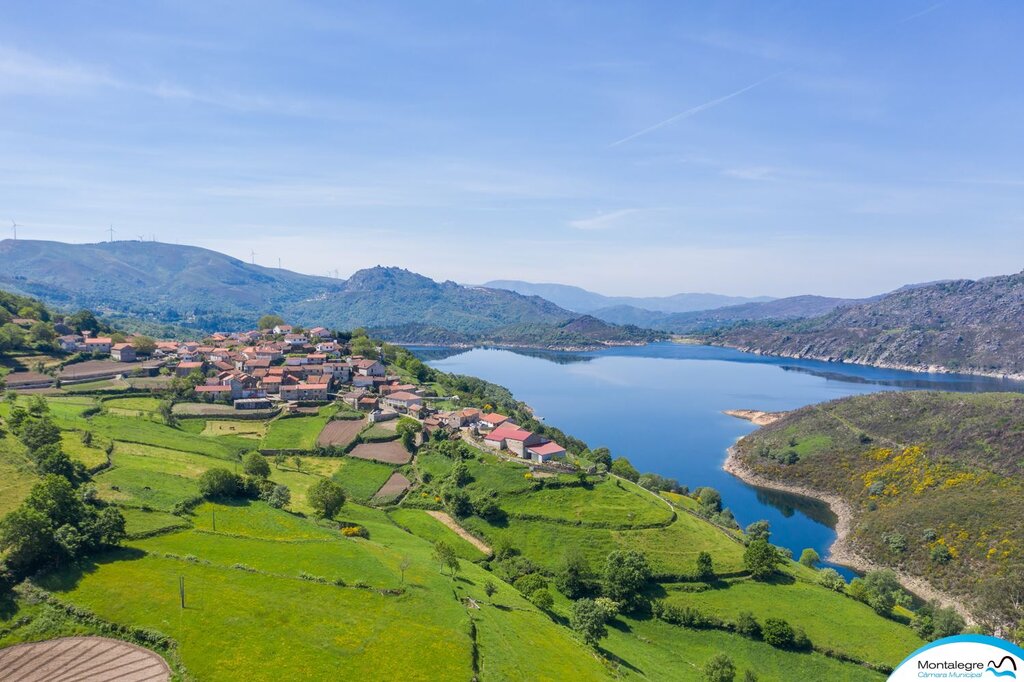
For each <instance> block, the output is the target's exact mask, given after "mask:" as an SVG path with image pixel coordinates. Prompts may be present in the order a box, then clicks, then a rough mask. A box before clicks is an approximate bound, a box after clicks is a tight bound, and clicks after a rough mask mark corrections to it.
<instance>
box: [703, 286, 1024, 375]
mask: <svg viewBox="0 0 1024 682" xmlns="http://www.w3.org/2000/svg"><path fill="white" fill-rule="evenodd" d="M708 339H709V341H711V342H712V343H716V344H721V345H726V346H732V347H735V348H739V349H741V350H748V351H753V352H756V353H767V354H772V355H784V356H788V357H800V358H811V359H818V360H828V361H835V362H852V363H861V364H871V365H880V366H893V367H907V368H914V369H945V370H950V371H963V372H977V373H992V374H1021V375H1024V274H1016V275H1006V276H1001V277H990V278H986V279H980V280H976V281H975V280H957V281H949V282H938V283H935V284H929V285H924V286H919V287H912V288H905V289H901V290H899V291H896V292H893V293H891V294H888V295H886V296H882V297H880V298H878V299H875V300H871V301H867V302H863V303H859V304H857V305H852V306H848V307H844V308H840V309H838V310H835V311H834V312H832V313H830V314H828V315H824V316H822V317H818V318H815V319H811V320H804V321H797V322H788V323H746V324H742V325H737V326H734V327H731V328H727V329H724V330H721V331H718V332H714V333H712V334H710V335H709V336H708Z"/></svg>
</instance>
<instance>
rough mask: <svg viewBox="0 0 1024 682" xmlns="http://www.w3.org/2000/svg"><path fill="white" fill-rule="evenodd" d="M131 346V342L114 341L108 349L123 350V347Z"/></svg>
mask: <svg viewBox="0 0 1024 682" xmlns="http://www.w3.org/2000/svg"><path fill="white" fill-rule="evenodd" d="M131 347H132V344H130V343H115V344H114V345H113V346H111V347H110V350H124V349H125V348H131Z"/></svg>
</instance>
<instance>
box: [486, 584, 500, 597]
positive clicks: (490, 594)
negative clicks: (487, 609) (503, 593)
mask: <svg viewBox="0 0 1024 682" xmlns="http://www.w3.org/2000/svg"><path fill="white" fill-rule="evenodd" d="M497 591H498V587H497V586H496V585H495V584H494V581H493V580H488V581H487V582H485V583H484V594H486V595H487V596H488V597H493V596H494V593H495V592H497Z"/></svg>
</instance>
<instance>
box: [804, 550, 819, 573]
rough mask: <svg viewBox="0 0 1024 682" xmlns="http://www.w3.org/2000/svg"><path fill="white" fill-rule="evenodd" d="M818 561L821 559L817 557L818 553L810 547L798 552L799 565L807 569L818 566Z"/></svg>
mask: <svg viewBox="0 0 1024 682" xmlns="http://www.w3.org/2000/svg"><path fill="white" fill-rule="evenodd" d="M819 561H821V557H820V556H818V553H817V552H816V551H815V550H814V549H812V548H811V547H808V548H807V549H805V550H804V551H802V552H800V563H801V564H803V565H804V566H806V567H807V568H814V567H815V566H817V565H818V562H819Z"/></svg>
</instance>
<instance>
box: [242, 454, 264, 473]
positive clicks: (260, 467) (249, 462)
mask: <svg viewBox="0 0 1024 682" xmlns="http://www.w3.org/2000/svg"><path fill="white" fill-rule="evenodd" d="M242 471H244V472H245V473H246V474H248V475H249V476H253V477H254V478H268V477H269V476H270V465H269V464H268V463H267V458H266V457H264V456H263V455H261V454H260V453H258V452H255V451H253V452H247V453H245V457H243V458H242Z"/></svg>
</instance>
